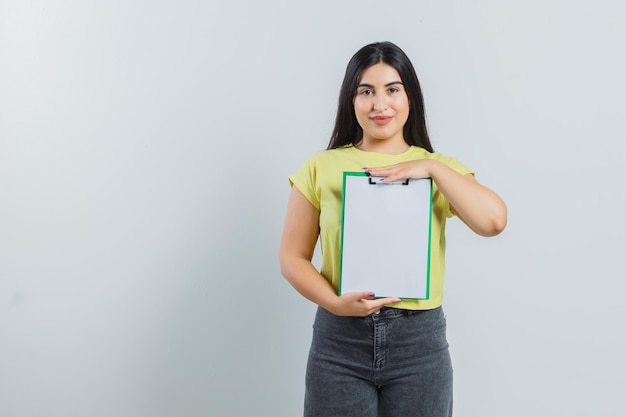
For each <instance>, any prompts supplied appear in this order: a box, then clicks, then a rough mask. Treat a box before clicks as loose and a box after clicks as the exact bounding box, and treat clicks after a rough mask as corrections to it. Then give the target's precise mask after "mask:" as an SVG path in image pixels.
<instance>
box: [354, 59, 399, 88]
mask: <svg viewBox="0 0 626 417" xmlns="http://www.w3.org/2000/svg"><path fill="white" fill-rule="evenodd" d="M391 82H402V78H400V74H399V73H398V71H397V70H396V69H395V68H394V67H392V66H391V65H389V64H385V63H384V62H380V63H378V64H374V65H372V66H371V67H368V68H366V69H365V70H364V71H363V72H362V73H361V76H360V77H359V84H370V85H377V84H382V85H384V84H388V83H391Z"/></svg>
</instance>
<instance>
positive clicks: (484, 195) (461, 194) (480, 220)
mask: <svg viewBox="0 0 626 417" xmlns="http://www.w3.org/2000/svg"><path fill="white" fill-rule="evenodd" d="M430 171H431V176H432V178H433V180H434V181H435V183H436V184H437V187H438V188H439V191H441V193H442V194H443V195H444V196H445V197H446V198H447V199H448V201H449V202H450V204H451V205H452V207H453V209H454V211H455V213H456V214H457V215H458V216H459V217H460V218H461V219H462V220H463V222H465V223H466V224H467V225H468V226H469V227H470V228H471V229H472V230H473V231H474V232H476V233H478V234H479V235H482V236H495V235H497V234H498V233H500V232H501V231H502V230H503V229H504V227H505V226H506V222H507V208H506V205H505V204H504V201H502V199H501V198H500V197H499V196H498V195H497V194H496V193H495V192H493V191H492V190H490V189H489V188H487V187H485V186H483V185H481V184H479V183H478V182H477V181H476V180H475V179H474V177H473V176H471V175H461V174H459V173H458V172H456V171H455V170H453V169H452V168H450V167H448V166H447V165H445V164H443V163H441V162H439V161H434V160H432V166H431V169H430Z"/></svg>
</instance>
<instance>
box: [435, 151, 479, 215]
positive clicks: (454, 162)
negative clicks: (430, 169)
mask: <svg viewBox="0 0 626 417" xmlns="http://www.w3.org/2000/svg"><path fill="white" fill-rule="evenodd" d="M433 157H434V158H433V159H437V160H439V162H442V163H444V164H445V165H447V166H448V167H450V168H452V169H453V170H455V171H456V172H458V173H459V174H461V175H467V174H471V175H474V172H473V171H472V170H471V169H469V168H468V167H466V166H465V165H464V164H463V163H461V161H459V160H458V159H456V158H453V157H450V156H444V155H442V154H433ZM440 198H441V199H443V200H444V201H442V203H443V206H444V214H445V216H446V217H453V216H455V215H456V214H455V213H454V211H453V210H452V206H451V205H450V203H449V202H448V200H447V199H446V198H445V197H444V196H443V195H442V194H440Z"/></svg>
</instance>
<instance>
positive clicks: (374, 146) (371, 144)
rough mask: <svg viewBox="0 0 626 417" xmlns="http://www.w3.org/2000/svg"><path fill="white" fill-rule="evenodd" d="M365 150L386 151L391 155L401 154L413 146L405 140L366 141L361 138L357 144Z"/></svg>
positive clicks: (357, 146) (358, 147)
mask: <svg viewBox="0 0 626 417" xmlns="http://www.w3.org/2000/svg"><path fill="white" fill-rule="evenodd" d="M355 147H356V148H357V149H360V150H362V151H365V152H378V153H386V154H389V155H399V154H401V153H404V152H406V151H407V150H409V148H410V147H411V146H410V145H408V144H407V143H406V142H405V141H404V140H402V142H399V141H395V142H393V143H390V142H389V141H365V140H363V139H361V141H360V142H359V143H357V144H356V146H355Z"/></svg>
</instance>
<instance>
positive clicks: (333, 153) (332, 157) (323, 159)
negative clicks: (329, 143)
mask: <svg viewBox="0 0 626 417" xmlns="http://www.w3.org/2000/svg"><path fill="white" fill-rule="evenodd" d="M352 149H353V147H352V146H346V147H342V148H337V149H327V150H323V151H320V152H317V153H314V154H313V155H311V156H309V157H308V158H307V159H306V160H305V162H304V164H305V165H309V166H316V165H320V164H326V163H329V162H333V161H337V160H339V159H341V158H344V157H345V156H346V154H349V153H351V152H352Z"/></svg>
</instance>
